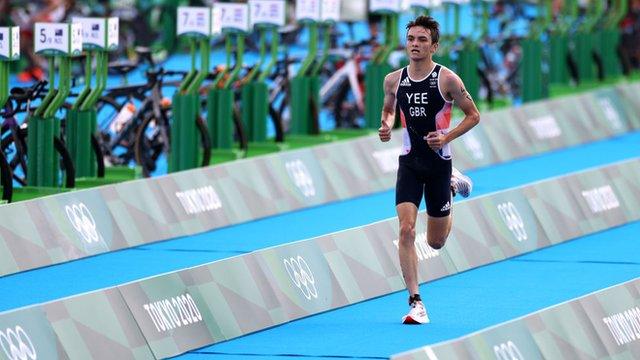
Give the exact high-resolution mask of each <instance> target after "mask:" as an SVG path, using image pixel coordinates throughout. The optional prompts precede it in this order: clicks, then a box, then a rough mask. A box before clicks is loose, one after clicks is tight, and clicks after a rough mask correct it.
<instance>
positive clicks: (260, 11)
mask: <svg viewBox="0 0 640 360" xmlns="http://www.w3.org/2000/svg"><path fill="white" fill-rule="evenodd" d="M285 5H286V4H285V2H284V0H249V10H250V18H251V27H253V26H255V25H272V26H284V24H285Z"/></svg>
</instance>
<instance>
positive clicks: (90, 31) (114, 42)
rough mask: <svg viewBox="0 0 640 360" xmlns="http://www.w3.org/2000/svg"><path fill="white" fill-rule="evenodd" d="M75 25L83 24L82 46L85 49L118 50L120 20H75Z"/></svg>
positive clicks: (115, 18) (83, 18) (89, 18)
mask: <svg viewBox="0 0 640 360" xmlns="http://www.w3.org/2000/svg"><path fill="white" fill-rule="evenodd" d="M73 22H74V23H80V24H82V45H83V47H84V48H85V49H99V50H115V49H117V48H118V28H119V19H118V18H117V17H112V18H92V17H77V18H73Z"/></svg>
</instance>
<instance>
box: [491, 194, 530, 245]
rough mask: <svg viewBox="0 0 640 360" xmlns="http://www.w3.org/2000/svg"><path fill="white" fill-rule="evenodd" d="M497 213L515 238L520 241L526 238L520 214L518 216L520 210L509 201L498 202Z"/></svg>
mask: <svg viewBox="0 0 640 360" xmlns="http://www.w3.org/2000/svg"><path fill="white" fill-rule="evenodd" d="M498 213H499V214H500V217H501V218H502V221H504V223H505V225H507V227H508V228H509V230H510V231H511V232H512V233H513V235H515V237H516V240H518V241H519V242H522V241H524V240H527V239H528V236H527V231H526V230H525V228H524V221H523V220H522V216H520V212H519V211H518V209H517V208H516V207H515V205H513V203H512V202H511V201H509V202H506V203H502V204H499V205H498Z"/></svg>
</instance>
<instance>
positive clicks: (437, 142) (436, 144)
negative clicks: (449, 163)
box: [423, 131, 446, 151]
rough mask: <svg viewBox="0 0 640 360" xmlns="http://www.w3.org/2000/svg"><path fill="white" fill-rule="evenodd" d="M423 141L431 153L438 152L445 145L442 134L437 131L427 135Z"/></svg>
mask: <svg viewBox="0 0 640 360" xmlns="http://www.w3.org/2000/svg"><path fill="white" fill-rule="evenodd" d="M423 139H425V140H427V144H428V145H429V147H430V148H431V150H433V151H439V150H440V149H442V147H443V146H444V145H445V144H446V142H445V138H444V134H440V133H438V132H437V131H432V132H430V133H428V134H427V136H425V137H424V138H423Z"/></svg>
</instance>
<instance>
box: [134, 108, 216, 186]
mask: <svg viewBox="0 0 640 360" xmlns="http://www.w3.org/2000/svg"><path fill="white" fill-rule="evenodd" d="M163 128H165V129H166V127H165V126H162V125H159V124H158V123H157V122H156V121H155V118H153V117H149V118H147V119H146V120H145V121H144V122H143V123H142V126H140V128H139V129H138V133H137V135H136V141H135V154H136V162H137V163H138V164H139V165H140V166H141V167H142V174H143V175H144V176H145V177H149V176H151V173H153V172H154V171H155V170H156V168H157V165H156V164H157V161H158V158H160V156H161V155H162V153H165V152H168V150H169V144H167V143H166V140H165V139H169V141H170V139H171V135H170V131H168V129H167V130H165V134H163ZM196 128H197V130H198V133H199V137H200V148H201V149H202V162H201V163H200V164H201V166H207V165H209V162H210V161H211V139H210V138H209V132H208V131H207V125H206V123H205V120H204V119H203V118H202V116H198V118H197V119H196Z"/></svg>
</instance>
